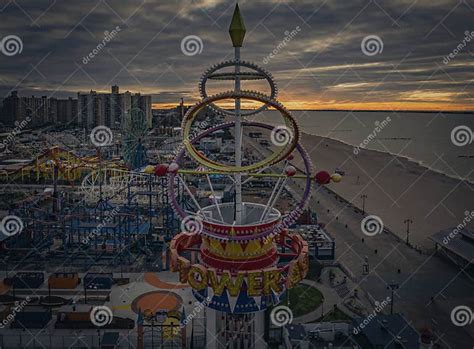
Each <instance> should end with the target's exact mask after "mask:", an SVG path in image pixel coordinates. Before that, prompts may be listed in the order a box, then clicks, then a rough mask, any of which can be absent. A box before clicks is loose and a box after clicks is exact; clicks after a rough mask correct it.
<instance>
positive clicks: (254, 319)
mask: <svg viewBox="0 0 474 349" xmlns="http://www.w3.org/2000/svg"><path fill="white" fill-rule="evenodd" d="M229 33H230V36H231V39H232V43H233V46H234V49H235V58H234V59H233V60H229V61H225V62H221V63H218V64H216V65H213V66H211V68H209V69H208V70H207V71H206V72H205V73H204V75H203V76H202V78H201V80H200V83H199V89H200V93H201V96H202V100H201V101H200V102H198V103H197V104H196V105H194V106H192V107H190V108H189V110H188V111H187V112H186V114H185V115H184V118H183V121H182V130H183V146H182V148H180V149H179V150H178V152H177V155H176V156H175V159H174V161H173V163H172V164H170V165H169V166H168V170H167V171H168V177H169V180H168V195H169V198H170V201H171V203H172V206H173V208H174V210H175V211H176V213H177V215H178V216H179V217H180V218H181V219H182V221H183V224H182V227H183V231H182V232H181V233H179V234H178V235H176V236H175V237H174V238H173V240H172V241H171V244H170V252H171V268H172V270H173V271H176V272H179V275H180V281H181V282H184V283H188V284H189V285H190V286H191V287H192V290H193V294H194V296H195V298H196V299H197V300H198V301H199V302H204V303H205V305H206V342H207V344H206V348H235V349H237V348H239V349H240V348H264V347H265V340H264V323H265V321H264V320H265V311H266V310H267V309H269V308H271V307H274V306H276V305H277V304H278V303H279V302H280V299H281V297H282V296H283V295H284V294H285V293H286V291H287V290H288V289H290V288H292V287H294V286H295V285H296V284H297V283H298V282H299V281H300V280H302V279H303V278H304V277H305V275H306V273H307V271H308V245H307V243H306V242H305V241H304V240H303V239H302V237H301V236H300V235H298V234H289V233H288V228H289V227H290V226H291V225H293V224H294V223H295V222H296V220H297V218H298V217H299V216H300V215H301V213H302V212H303V210H304V209H305V207H306V204H307V202H308V200H309V197H310V193H311V187H312V175H311V173H312V164H311V160H310V159H309V156H308V154H307V153H306V151H305V150H304V148H303V147H302V146H301V145H300V143H299V138H300V132H299V128H298V125H297V124H296V122H295V120H294V118H293V117H292V115H291V113H290V112H289V111H288V110H287V109H286V108H285V107H284V106H283V105H282V104H280V103H279V102H278V101H277V100H276V99H275V97H276V95H277V88H276V85H275V82H274V81H273V78H272V76H271V75H270V74H269V73H268V72H267V71H265V70H264V69H263V68H261V67H260V66H258V65H256V64H254V63H250V62H246V61H241V60H240V47H241V46H242V43H243V40H244V37H245V26H244V23H243V19H242V16H241V14H240V11H239V7H238V6H236V8H235V11H234V14H233V18H232V22H231V25H230V29H229ZM224 68H233V69H232V70H230V71H229V69H227V71H223V69H224ZM219 70H221V72H218V71H219ZM208 80H231V81H234V90H233V91H228V92H223V93H218V94H216V95H212V96H209V95H208V94H207V92H206V83H207V81H208ZM241 80H266V81H267V82H268V83H269V86H270V90H271V92H270V95H265V94H262V93H258V92H255V91H246V90H241V87H240V82H241ZM229 99H233V100H234V101H235V108H234V110H227V109H223V108H221V107H219V106H217V105H216V104H215V102H218V101H223V100H229ZM242 99H244V100H250V101H252V102H258V103H261V104H262V106H261V107H259V108H257V109H252V110H241V107H240V106H241V104H240V103H241V100H242ZM205 107H210V108H212V109H213V110H215V111H216V112H218V113H221V114H223V115H225V116H227V117H228V118H230V120H231V121H229V122H226V123H223V124H220V125H215V126H212V127H210V128H208V129H206V130H204V131H202V132H201V133H199V134H198V135H196V136H194V137H191V136H190V135H191V133H192V132H191V129H192V124H193V121H195V120H196V118H197V116H198V113H199V112H200V111H201V110H202V109H204V108H205ZM268 108H272V109H275V110H276V111H278V112H279V113H280V114H281V116H282V118H283V120H284V125H281V126H276V127H274V126H271V125H268V124H265V123H261V122H258V121H249V120H246V119H245V117H247V116H250V115H256V114H258V113H260V112H262V111H264V110H266V109H268ZM244 127H249V128H251V129H255V128H258V129H263V130H264V131H265V132H267V133H270V137H271V139H272V143H273V146H272V148H271V153H270V155H268V156H267V157H266V158H264V159H263V160H260V161H258V162H256V163H252V164H249V163H247V162H245V161H243V160H242V145H243V144H242V135H243V128H244ZM221 130H233V132H234V138H235V161H234V164H233V166H232V165H229V164H224V163H221V162H218V161H215V160H213V159H210V158H208V157H207V156H206V154H205V153H204V152H202V151H199V150H198V149H197V147H198V146H199V144H200V141H201V140H202V139H204V138H205V137H208V136H210V135H212V134H213V133H216V132H218V131H221ZM186 156H188V157H191V158H192V159H193V160H195V161H196V162H197V163H198V164H199V170H190V169H184V168H183V167H184V164H185V163H186V161H185V157H186ZM293 159H295V161H296V160H298V161H300V162H301V163H302V166H301V169H300V170H296V168H295V167H293V166H292V165H291V164H290V161H292V160H293ZM185 175H193V176H205V177H207V182H208V183H209V185H210V188H211V191H213V189H212V183H211V182H212V181H211V177H212V176H215V175H217V176H226V177H229V178H230V179H231V180H232V182H233V184H234V186H235V201H234V202H227V203H219V202H217V201H214V202H212V204H211V205H209V206H205V207H201V206H200V205H199V203H198V201H197V200H196V199H195V198H194V196H193V195H192V191H191V190H190V189H189V188H188V187H187V185H186V183H185V180H184V179H183V177H184V176H185ZM212 178H214V177H212ZM243 178H245V180H244V181H242V179H243ZM256 178H269V179H271V180H272V181H276V184H274V185H273V189H272V192H271V194H270V195H269V198H268V202H267V204H262V203H255V202H245V201H243V197H242V184H243V183H246V182H248V181H251V180H253V179H256ZM294 180H300V181H303V182H304V186H303V187H304V189H303V193H302V194H301V195H300V197H299V202H298V203H297V204H296V205H295V207H292V208H291V210H290V211H289V212H287V213H285V214H282V213H281V212H280V211H279V210H278V209H276V208H275V207H274V206H275V204H276V203H277V201H278V200H279V199H280V196H281V193H282V192H283V189H284V188H285V186H287V185H289V184H291V183H293V181H294ZM324 180H325V181H326V180H327V182H329V180H330V179H328V178H327V179H324ZM178 183H179V184H181V185H183V186H184V189H185V192H186V193H187V194H188V195H189V196H190V197H191V199H192V201H193V202H194V204H195V206H196V207H197V210H196V211H195V212H191V211H190V210H189V209H186V208H183V207H182V206H180V205H179V203H178V201H177V198H176V197H177V191H176V186H177V184H178ZM324 184H325V183H324Z"/></svg>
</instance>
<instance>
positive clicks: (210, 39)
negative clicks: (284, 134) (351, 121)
mask: <svg viewBox="0 0 474 349" xmlns="http://www.w3.org/2000/svg"><path fill="white" fill-rule="evenodd" d="M239 5H240V8H241V12H242V14H243V17H244V20H245V24H246V27H247V35H246V38H245V42H244V47H243V48H242V59H245V60H250V61H254V62H257V63H258V64H260V65H262V66H263V67H265V69H267V70H269V71H270V72H272V74H273V76H274V77H275V79H276V81H277V83H278V86H279V91H280V94H279V99H280V100H281V101H283V102H284V103H285V104H286V105H287V106H289V107H290V108H299V109H310V108H313V109H391V108H397V109H417V110H427V109H437V110H439V109H442V110H461V109H463V110H474V88H473V86H474V85H473V79H474V61H473V52H474V24H473V23H474V22H473V21H472V18H473V15H474V0H463V1H454V0H418V1H416V0H415V1H412V0H392V1H382V0H351V1H347V0H330V1H329V0H325V1H322V0H298V1H278V0H247V1H240V2H239ZM234 6H235V2H234V1H224V0H198V1H190V0H176V1H173V0H170V1H162V0H155V1H151V0H147V1H144V0H127V1H122V0H100V1H98V0H94V1H92V0H89V1H88V0H82V1H66V0H56V1H55V0H52V1H48V0H29V1H26V0H11V1H9V0H1V1H0V16H1V17H0V18H1V21H0V28H1V31H0V35H1V38H3V41H2V52H3V53H4V54H0V84H1V87H0V88H1V91H0V94H1V96H6V95H8V94H9V93H10V91H11V90H18V91H19V93H20V95H22V96H24V95H32V94H34V95H47V96H56V97H65V96H75V95H76V94H77V92H78V91H88V90H91V89H93V90H97V91H108V90H109V89H110V85H112V84H118V85H120V87H121V90H122V91H123V90H130V91H132V92H142V93H146V94H151V95H152V96H153V102H154V103H156V104H157V105H160V106H164V105H175V104H176V103H177V102H178V101H179V98H180V97H184V98H185V101H186V102H188V103H190V102H195V101H196V100H197V99H198V98H199V95H198V89H197V83H198V81H199V77H200V75H201V74H202V72H203V71H204V70H205V69H206V68H207V67H208V66H210V65H211V64H213V63H217V62H219V61H221V60H224V59H230V58H231V57H232V55H233V50H232V45H231V42H230V39H229V35H228V27H229V22H230V19H231V16H232V12H233V10H234ZM117 27H118V29H117ZM297 28H299V29H297ZM114 29H116V31H117V33H116V35H113V38H112V39H110V40H109V41H108V42H107V41H106V45H105V47H104V48H102V49H100V50H98V51H95V53H96V54H95V55H94V56H93V57H92V58H90V59H89V60H88V61H86V60H85V59H84V57H87V56H88V55H89V54H90V53H91V52H94V51H93V50H94V49H96V48H97V46H98V45H99V44H100V43H102V42H103V40H104V37H105V35H106V34H104V33H105V32H108V33H112V31H113V30H114ZM292 30H294V31H295V32H294V33H296V35H292V38H291V39H290V40H287V43H286V45H284V46H283V47H282V45H280V48H279V49H277V47H278V45H279V43H281V42H282V41H283V40H284V39H285V37H287V34H288V33H289V32H291V31H292ZM471 32H472V36H471V34H470V33H471ZM466 33H467V34H466ZM10 35H16V36H17V37H18V38H20V40H21V42H22V45H23V49H22V51H21V53H18V54H15V55H11V52H10V53H8V52H7V53H8V54H5V51H6V49H7V48H6V47H5V46H6V41H7V40H6V39H5V38H6V37H8V36H10ZM189 35H196V36H198V37H199V38H200V40H202V51H201V50H199V51H200V52H198V53H196V54H195V55H189V52H188V55H186V54H184V53H183V50H182V49H181V42H182V41H183V38H185V37H187V36H189ZM108 37H109V38H110V34H109V36H108ZM377 37H378V38H380V41H379V40H378V38H377ZM364 38H366V39H367V40H372V39H371V38H375V39H373V40H376V41H377V43H376V44H377V45H378V46H372V47H370V46H369V47H368V49H369V51H367V50H366V49H365V48H364V49H362V47H361V44H362V43H363V42H364ZM362 46H363V45H362ZM382 46H383V47H382ZM374 47H375V50H372V51H370V48H372V49H373V48H374ZM274 50H276V51H274ZM272 51H274V52H276V54H275V55H274V56H273V57H269V54H270V53H272ZM364 51H365V53H364ZM450 54H451V58H449V60H448V59H446V58H445V57H446V56H449V55H450ZM215 87H216V86H215ZM217 87H219V86H217ZM244 87H246V88H249V89H250V88H256V86H252V85H245V86H244ZM258 87H259V88H260V85H259V86H258ZM261 87H262V88H265V86H264V85H262V86H261ZM217 90H218V89H217V88H216V91H217Z"/></svg>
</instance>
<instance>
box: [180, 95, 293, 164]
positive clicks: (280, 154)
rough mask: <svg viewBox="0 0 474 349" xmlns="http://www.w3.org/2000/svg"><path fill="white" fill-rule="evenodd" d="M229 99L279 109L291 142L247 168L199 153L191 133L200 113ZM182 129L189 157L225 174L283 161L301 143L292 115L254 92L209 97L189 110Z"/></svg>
mask: <svg viewBox="0 0 474 349" xmlns="http://www.w3.org/2000/svg"><path fill="white" fill-rule="evenodd" d="M229 98H234V99H235V98H243V99H250V100H253V101H258V102H262V103H265V104H266V105H268V106H271V107H273V108H275V109H277V110H278V111H279V112H280V113H281V115H282V116H283V118H284V120H285V124H286V129H287V130H288V131H289V132H290V136H289V138H290V139H289V140H288V141H287V142H285V144H281V146H280V147H279V149H278V150H277V151H276V152H274V153H272V155H270V156H269V157H267V158H265V159H263V160H261V161H259V162H257V163H255V164H251V165H246V166H229V165H225V164H222V163H218V162H216V161H213V160H211V159H208V158H207V157H206V156H205V155H204V154H203V153H202V152H199V151H198V150H197V149H196V148H195V147H194V145H193V142H191V140H190V136H189V135H190V132H191V125H192V122H193V120H194V118H196V116H197V115H198V113H199V111H200V110H201V109H203V108H204V107H205V106H208V105H209V104H211V103H213V102H215V101H219V100H223V99H229ZM181 128H182V130H183V144H184V146H185V147H186V150H187V151H188V154H189V156H191V157H192V158H193V159H194V160H196V161H197V162H199V163H200V164H201V165H204V166H206V167H208V168H210V169H213V170H216V171H221V172H225V173H243V172H250V171H255V170H258V169H260V168H263V167H266V166H270V165H273V164H275V163H277V162H280V161H281V160H283V159H285V158H286V157H287V156H288V155H289V154H290V153H291V152H292V151H293V150H294V149H295V147H296V145H297V144H298V142H299V139H300V135H299V128H298V125H297V123H296V121H295V119H294V118H293V117H292V115H291V113H290V112H289V111H288V110H287V109H286V108H285V107H284V106H283V105H282V104H280V103H279V102H278V101H276V100H273V99H271V98H269V97H268V96H265V95H262V94H260V93H257V92H253V91H241V92H234V91H228V92H224V93H219V94H217V95H214V96H211V97H207V98H205V99H204V100H202V101H200V102H198V103H197V104H195V105H194V106H192V107H191V108H189V109H188V111H187V112H186V115H185V116H184V118H183V122H182V124H181Z"/></svg>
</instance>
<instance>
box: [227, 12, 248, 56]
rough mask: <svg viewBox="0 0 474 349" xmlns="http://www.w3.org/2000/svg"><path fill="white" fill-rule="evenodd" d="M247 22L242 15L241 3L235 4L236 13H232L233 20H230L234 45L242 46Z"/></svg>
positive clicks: (230, 31) (230, 32) (230, 30)
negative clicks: (245, 22)
mask: <svg viewBox="0 0 474 349" xmlns="http://www.w3.org/2000/svg"><path fill="white" fill-rule="evenodd" d="M245 32H246V30H245V24H244V19H243V18H242V15H241V14H240V9H239V4H235V9H234V14H233V15H232V22H230V27H229V34H230V38H231V39H232V45H233V46H234V47H242V44H243V42H244V37H245Z"/></svg>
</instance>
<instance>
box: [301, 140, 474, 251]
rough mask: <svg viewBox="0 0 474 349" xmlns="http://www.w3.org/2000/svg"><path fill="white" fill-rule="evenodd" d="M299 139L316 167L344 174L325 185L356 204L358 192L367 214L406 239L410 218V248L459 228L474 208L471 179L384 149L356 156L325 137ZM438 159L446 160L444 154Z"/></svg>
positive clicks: (426, 244)
mask: <svg viewBox="0 0 474 349" xmlns="http://www.w3.org/2000/svg"><path fill="white" fill-rule="evenodd" d="M302 143H303V145H304V147H305V148H306V150H307V151H308V153H309V154H310V156H311V158H312V160H313V165H314V167H315V170H316V171H320V170H327V171H328V172H329V173H332V172H333V171H334V170H335V169H336V168H339V169H342V170H343V171H344V172H345V175H344V177H343V180H342V181H341V182H340V183H337V184H336V183H331V184H329V185H328V187H329V188H330V189H331V190H333V191H335V192H336V193H337V194H339V195H340V196H342V197H344V198H345V199H346V200H348V201H350V202H352V203H353V204H354V205H355V206H357V207H359V208H362V198H361V195H364V194H365V195H367V199H366V203H365V210H366V212H367V214H372V215H377V216H379V217H380V218H381V219H382V220H383V223H384V225H385V226H386V227H388V228H389V229H391V230H392V231H393V232H395V233H396V234H397V235H398V236H399V237H400V238H402V239H404V240H405V239H406V224H405V223H404V221H405V220H406V219H408V218H409V219H411V220H412V221H413V223H412V224H410V236H409V241H410V244H412V245H414V246H417V247H420V248H423V249H425V250H426V249H432V248H433V247H434V243H433V242H432V241H430V240H429V237H430V236H431V235H432V234H434V233H435V232H437V231H439V230H442V229H446V228H451V227H455V226H457V225H458V224H460V223H461V222H462V221H463V219H464V217H465V215H466V211H468V210H469V211H472V210H473V209H474V195H473V189H474V186H473V185H472V184H471V183H469V182H466V181H462V180H458V179H453V178H450V177H447V176H445V175H443V174H440V173H437V172H435V171H432V170H430V169H428V168H426V167H422V166H420V165H418V164H417V163H415V162H413V161H410V160H408V159H406V158H403V157H398V156H394V155H391V154H388V153H381V152H377V151H372V150H367V149H361V150H360V151H359V153H358V154H357V155H354V153H353V150H354V148H353V147H352V146H350V145H347V144H344V143H342V142H339V141H337V140H333V139H329V138H324V137H319V136H314V135H308V134H303V136H302ZM439 161H445V162H447V163H449V159H445V158H442V157H441V158H440V159H439ZM471 224H472V222H471Z"/></svg>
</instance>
